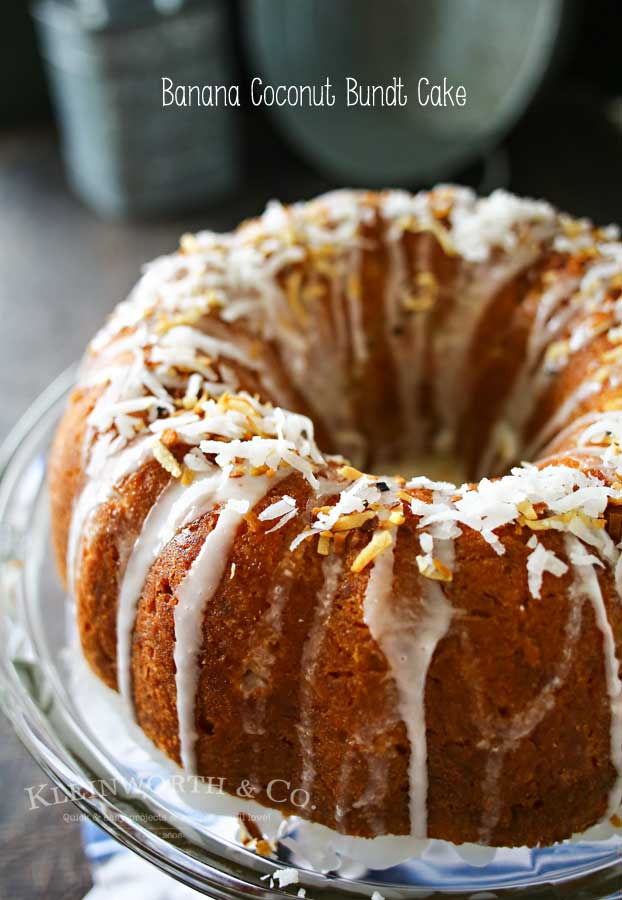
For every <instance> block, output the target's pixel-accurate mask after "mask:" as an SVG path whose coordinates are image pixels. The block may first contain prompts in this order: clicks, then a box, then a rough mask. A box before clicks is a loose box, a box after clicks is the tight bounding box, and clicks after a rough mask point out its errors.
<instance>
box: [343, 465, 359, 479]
mask: <svg viewBox="0 0 622 900" xmlns="http://www.w3.org/2000/svg"><path fill="white" fill-rule="evenodd" d="M337 471H338V473H339V474H340V475H341V477H342V478H348V479H349V480H350V481H357V480H358V479H359V478H362V476H363V472H359V470H358V469H355V468H354V466H349V465H348V466H341V467H340V468H339V469H337Z"/></svg>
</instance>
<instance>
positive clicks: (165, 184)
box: [0, 0, 622, 898]
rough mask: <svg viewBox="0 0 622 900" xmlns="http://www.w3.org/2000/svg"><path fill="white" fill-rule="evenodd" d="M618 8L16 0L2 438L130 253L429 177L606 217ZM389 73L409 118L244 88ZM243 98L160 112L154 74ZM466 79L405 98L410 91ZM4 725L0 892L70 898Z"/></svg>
mask: <svg viewBox="0 0 622 900" xmlns="http://www.w3.org/2000/svg"><path fill="white" fill-rule="evenodd" d="M621 33H622V4H621V3H620V2H619V0H591V2H583V0H521V2H520V3H518V2H516V0H434V2H430V0H295V2H293V0H38V2H36V3H34V4H28V3H25V2H21V0H11V2H9V3H4V4H3V7H2V27H1V28H0V385H2V387H3V388H4V390H3V394H2V396H3V402H2V404H1V405H0V438H4V436H5V435H6V434H7V432H8V430H9V429H10V427H11V426H12V425H13V424H14V422H15V421H16V419H17V418H18V416H19V415H20V414H21V412H22V411H23V410H24V408H25V407H26V405H27V404H28V403H29V402H30V401H31V400H32V399H34V397H35V396H36V395H37V394H38V393H39V392H40V391H41V390H42V389H43V388H44V387H46V386H47V385H48V384H49V383H50V381H51V380H52V379H53V377H54V376H55V375H56V374H57V373H58V372H60V371H61V370H62V369H63V368H65V367H66V366H67V365H68V364H69V363H71V362H72V361H73V360H75V359H76V358H77V357H78V356H79V355H80V353H81V351H82V349H83V347H84V345H85V343H86V341H87V340H88V339H89V337H90V336H91V334H92V333H93V331H94V330H95V329H96V327H97V325H98V324H99V323H100V322H101V321H102V319H103V318H104V316H105V315H106V313H107V312H108V311H109V310H110V309H111V307H112V306H113V305H114V304H115V303H116V302H117V301H118V300H120V299H122V298H123V296H124V295H125V294H126V293H127V292H128V290H129V288H130V287H131V285H132V283H133V282H134V281H135V279H136V277H137V274H138V271H139V267H140V265H141V263H142V262H144V261H145V260H147V259H149V258H151V257H154V256H156V255H158V254H159V253H163V252H167V251H169V250H171V249H173V248H174V247H175V245H176V242H177V239H178V236H179V235H180V234H181V233H182V232H184V231H189V230H193V229H195V230H196V229H198V228H211V229H216V230H222V229H229V228H231V227H233V226H235V224H236V223H237V222H238V221H240V220H241V219H243V218H246V217H248V216H251V215H255V214H257V213H258V212H260V211H261V209H262V208H263V206H264V205H265V203H266V201H267V200H268V199H270V198H271V197H278V198H279V199H281V200H284V201H291V200H297V199H301V198H306V197H310V196H312V195H314V194H316V193H318V192H320V191H323V190H328V189H330V188H333V187H342V186H346V185H347V186H350V185H354V186H356V185H367V186H385V187H388V186H403V187H407V188H412V189H417V188H420V187H425V186H429V185H430V184H432V183H433V182H434V181H437V180H453V181H457V182H462V183H466V184H469V185H471V186H473V187H474V188H476V189H477V190H479V191H481V192H488V191H490V190H492V189H494V188H496V187H506V188H509V189H511V190H513V191H516V192H517V193H520V194H527V195H531V196H537V197H545V198H546V199H548V200H550V201H551V202H553V203H555V204H556V205H558V206H560V207H562V208H564V209H566V210H568V211H570V212H572V213H576V214H580V215H587V216H590V217H591V218H593V219H595V220H596V221H598V222H600V223H608V222H610V221H618V222H619V221H622V175H621V174H620V161H621V160H622V74H621V70H620V64H619V42H620V34H621ZM346 75H350V76H353V77H356V78H357V79H358V80H359V81H360V82H361V83H363V84H368V83H369V84H371V83H383V84H385V83H387V82H389V81H390V80H391V78H392V77H393V76H394V75H395V76H400V77H401V78H402V80H403V82H404V84H405V88H406V92H407V93H408V95H409V103H408V105H407V106H406V107H402V108H352V109H345V108H344V106H343V103H340V102H339V99H338V101H337V103H336V104H335V106H333V107H323V108H322V107H320V108H312V109H308V108H304V107H303V108H300V107H282V108H276V107H270V108H266V107H264V106H259V107H253V106H252V105H251V104H250V102H249V100H248V97H249V85H250V82H251V79H252V78H253V77H257V76H258V77H261V79H262V81H263V83H264V84H272V85H277V84H317V85H319V84H320V83H322V82H324V81H325V79H326V77H330V79H331V81H332V82H333V84H334V85H335V89H336V92H337V94H338V97H339V96H341V97H342V96H343V90H342V85H343V81H344V78H345V76H346ZM164 76H166V77H168V78H171V79H172V81H173V82H174V83H175V84H199V85H202V84H221V85H236V84H237V85H239V86H240V102H241V106H240V107H226V106H218V107H214V108H198V107H190V108H188V107H186V108H166V109H164V108H163V107H162V92H161V78H162V77H164ZM421 76H426V77H428V78H429V79H430V81H431V82H440V81H442V79H443V77H446V78H447V81H448V82H449V83H452V84H454V85H458V84H463V85H464V86H465V89H466V92H467V98H468V100H467V103H466V105H465V106H464V107H463V108H455V107H454V108H452V107H447V108H431V107H430V106H428V107H421V106H419V105H418V104H417V102H416V88H417V82H418V79H419V78H420V77H421ZM44 780H45V777H44V776H42V774H41V773H40V772H39V770H38V769H37V768H36V767H35V766H34V765H33V764H31V763H30V762H29V761H28V760H27V759H26V758H25V755H24V753H23V751H21V750H20V749H19V747H18V745H17V743H16V740H15V739H14V738H13V737H12V736H11V735H10V734H9V733H8V726H7V725H5V724H4V723H3V722H2V723H0V783H1V784H2V786H3V791H2V792H1V794H0V872H2V874H1V875H0V898H2V897H5V896H6V897H7V898H8V897H11V898H16V897H17V898H22V897H23V898H31V897H43V896H45V897H47V898H55V897H59V898H60V897H63V898H73V897H76V898H77V897H82V896H83V895H84V893H85V891H86V890H87V889H88V887H89V884H90V875H89V870H88V867H87V865H86V863H85V862H84V857H83V852H82V849H81V843H80V835H79V825H78V824H77V823H76V822H66V821H64V816H65V815H66V814H67V813H71V812H72V810H71V808H70V807H67V806H60V807H49V808H40V809H37V810H28V803H27V795H26V793H25V787H27V786H32V785H37V784H40V783H41V782H42V781H44Z"/></svg>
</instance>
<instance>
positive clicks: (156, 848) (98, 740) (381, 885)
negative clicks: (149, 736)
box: [0, 370, 622, 900]
mask: <svg viewBox="0 0 622 900" xmlns="http://www.w3.org/2000/svg"><path fill="white" fill-rule="evenodd" d="M74 375H75V373H74V371H73V370H71V371H68V372H66V373H64V374H63V375H62V376H61V377H60V378H59V379H58V380H57V381H56V382H54V383H53V384H52V385H51V386H50V387H49V388H48V390H47V391H45V392H44V394H42V395H41V397H40V398H39V399H38V401H37V402H36V403H35V404H34V405H33V406H32V407H31V409H30V410H29V411H28V413H27V414H26V415H25V416H24V418H23V419H22V421H21V422H20V423H19V425H18V426H17V427H16V428H15V430H14V431H13V433H12V434H11V436H10V437H9V439H8V441H7V442H6V443H5V445H4V448H3V450H2V452H1V453H0V641H1V647H0V701H1V703H2V707H3V708H4V711H5V713H6V714H7V716H8V717H9V719H10V720H11V722H12V723H13V726H14V728H15V731H16V732H17V734H18V735H19V737H20V738H21V740H22V741H23V743H24V745H25V746H26V747H27V749H28V750H29V751H30V753H31V754H32V755H33V756H34V758H35V759H36V761H37V762H38V763H39V765H40V766H41V767H42V769H43V770H44V771H45V772H46V774H47V775H48V777H49V778H50V779H51V783H53V784H55V785H58V787H60V788H61V790H62V791H63V792H64V793H65V794H67V795H68V796H69V797H70V799H71V800H72V801H73V802H74V803H75V804H76V806H77V807H79V809H80V810H81V811H82V812H84V813H85V814H86V815H88V816H89V817H90V818H91V819H93V820H94V821H95V822H96V823H97V824H99V825H100V826H101V827H102V828H103V829H105V830H106V831H107V832H108V833H109V834H110V835H111V836H112V837H114V838H115V839H116V840H117V841H119V842H120V843H121V844H123V845H124V846H126V847H128V848H129V849H131V850H134V851H135V852H136V853H138V854H140V855H141V856H142V857H144V858H145V859H147V860H149V861H150V862H152V863H154V864H155V865H156V866H158V867H159V868H160V869H161V870H163V871H165V872H167V873H168V874H169V875H171V876H173V877H174V878H177V879H179V880H180V881H182V882H185V883H186V884H188V885H190V886H192V887H194V888H196V889H198V890H199V891H202V892H203V893H205V894H208V895H209V896H211V897H213V898H236V897H238V898H239V897H248V896H252V897H257V898H262V900H272V898H277V897H281V898H283V897H285V896H290V897H291V896H295V895H296V894H297V892H298V891H299V890H300V888H301V887H304V888H305V890H306V893H307V897H308V898H312V900H319V898H327V900H330V898H335V900H337V898H340V900H343V898H354V897H359V898H360V897H361V896H363V897H370V896H371V894H372V893H373V892H374V891H379V892H380V893H381V894H382V895H383V897H385V898H387V900H389V898H395V900H401V898H419V897H430V896H432V895H437V896H443V897H445V898H449V897H455V898H458V897H461V898H465V897H471V898H473V900H492V898H495V897H500V898H506V897H507V898H510V897H519V896H520V897H529V898H530V900H540V898H542V900H544V898H553V897H556V898H560V897H569V896H572V897H573V898H577V900H581V898H585V900H588V898H590V900H592V898H607V897H608V898H612V897H622V893H618V892H620V891H621V890H622V835H621V834H620V833H616V832H614V831H613V829H612V828H609V827H607V828H605V827H604V826H599V827H596V828H593V829H591V830H590V832H588V833H586V834H584V835H583V836H581V837H577V838H575V839H573V840H571V841H566V842H564V843H562V844H558V845H556V846H554V847H548V848H538V849H532V850H529V849H527V848H518V849H511V850H510V849H503V848H500V849H497V850H491V849H488V848H477V847H470V846H465V847H460V848H457V847H454V846H452V845H451V844H448V843H445V842H442V841H430V842H428V843H427V844H425V845H423V846H418V847H417V848H416V850H417V852H416V853H414V854H413V853H412V851H413V849H415V848H414V846H413V842H412V841H410V839H407V838H406V839H405V838H402V839H400V838H381V839H376V840H375V841H372V842H370V841H362V840H352V839H347V838H344V837H340V836H337V835H334V834H333V833H331V832H329V831H328V830H327V829H323V828H321V827H319V826H311V827H310V826H308V824H306V823H304V822H301V821H300V820H297V819H293V818H290V819H281V818H280V816H279V815H278V813H277V814H275V813H274V812H269V811H266V810H262V809H261V808H260V807H258V806H257V805H254V804H250V805H246V806H245V804H246V803H247V801H243V800H237V799H236V800H235V802H233V801H231V800H226V799H225V798H223V797H222V796H219V793H218V785H217V783H216V790H215V793H214V790H213V786H212V787H210V786H209V785H205V784H198V785H197V784H196V783H194V782H193V781H192V780H191V779H185V780H184V779H183V778H182V777H181V773H180V770H177V769H175V767H174V766H173V764H171V763H170V762H168V761H166V760H165V759H164V758H163V757H162V756H161V755H160V754H159V753H158V752H157V751H156V750H155V749H154V748H152V747H151V746H150V745H148V743H147V741H146V739H145V738H144V737H142V736H141V735H140V734H138V733H137V729H136V728H135V726H133V725H131V724H128V723H127V718H126V717H125V716H123V714H122V712H121V711H120V707H119V702H118V698H117V697H116V695H115V694H114V693H113V692H111V691H108V689H107V688H105V687H103V686H102V685H100V684H99V682H98V681H97V679H95V677H94V676H92V675H90V673H89V672H88V670H87V668H86V665H85V664H84V663H83V662H82V661H81V655H80V654H79V652H78V651H77V650H76V649H75V643H74V642H75V636H74V634H73V625H72V615H71V606H70V604H69V603H68V601H67V598H66V596H65V595H64V592H63V590H62V589H61V587H60V585H59V581H58V577H57V575H56V571H55V566H54V561H53V559H52V553H51V542H50V527H49V516H48V503H47V494H46V458H47V454H48V450H49V446H50V442H51V439H52V435H53V433H54V429H55V426H56V423H57V421H58V418H59V416H60V414H61V412H62V410H63V408H64V405H65V401H66V398H67V395H68V393H69V391H70V389H71V386H72V384H73V380H74ZM71 647H73V648H74V649H73V650H71V649H70V648H71ZM242 808H243V809H244V810H245V811H246V810H248V813H249V815H251V816H253V817H254V818H255V820H256V821H257V822H258V823H259V824H260V825H261V828H262V830H263V831H264V833H266V834H267V835H269V836H270V837H271V838H273V839H274V842H275V846H276V850H275V851H274V852H273V853H272V854H271V856H269V857H267V858H266V857H264V856H261V855H259V854H258V853H257V852H256V851H255V850H253V849H252V848H251V847H248V846H245V844H244V843H243V840H242V838H241V834H240V828H239V823H238V820H237V818H236V815H235V812H236V811H237V810H240V809H242ZM562 814H563V812H562V811H560V815H562ZM283 867H295V868H296V869H298V872H299V875H298V877H299V881H298V883H295V884H292V885H291V886H289V887H283V888H281V887H279V884H278V879H277V880H275V879H273V878H272V877H271V876H272V875H273V874H274V873H275V872H276V871H278V870H279V869H282V868H283Z"/></svg>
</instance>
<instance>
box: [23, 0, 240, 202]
mask: <svg viewBox="0 0 622 900" xmlns="http://www.w3.org/2000/svg"><path fill="white" fill-rule="evenodd" d="M34 16H35V20H36V22H37V25H38V32H39V39H40V42H41V46H42V52H43V56H44V58H45V60H46V63H47V69H48V74H49V78H50V81H51V85H52V89H53V95H54V99H55V105H56V108H57V113H58V117H59V120H60V126H61V135H62V139H63V148H64V155H65V161H66V165H67V171H68V175H69V179H70V181H71V183H72V185H73V186H74V187H75V189H76V191H77V192H78V194H80V196H81V197H82V198H83V199H84V200H85V202H86V203H87V204H88V205H89V206H91V207H93V208H94V209H95V210H97V211H98V212H99V213H100V214H102V215H105V216H145V215H150V214H159V213H166V212H174V211H176V210H180V209H187V208H189V207H195V206H196V205H197V204H200V203H203V202H208V201H210V200H213V199H215V198H218V197H220V196H222V195H223V194H224V193H226V192H227V191H229V190H231V189H232V188H234V187H236V186H237V184H238V180H239V176H240V172H239V153H238V118H237V117H236V112H237V110H236V109H234V108H231V107H222V106H218V107H211V108H205V107H196V106H193V107H177V106H171V107H167V108H163V107H162V93H161V77H162V76H168V77H170V78H171V79H172V80H173V82H174V83H175V84H204V83H208V82H213V83H219V84H227V83H230V82H231V79H232V74H233V70H234V67H233V59H232V50H230V33H229V21H228V15H227V6H226V0H205V2H201V3H198V4H197V3H194V4H191V5H189V6H185V7H183V8H182V9H181V10H180V11H179V12H178V13H176V14H171V15H159V14H157V13H155V12H153V11H152V13H151V15H148V16H144V17H142V18H138V19H136V20H132V21H124V20H121V21H119V22H118V23H117V24H116V25H115V24H112V23H111V22H110V20H108V21H106V22H105V24H104V25H102V24H101V23H96V22H95V20H94V19H93V17H89V16H86V17H85V16H84V15H81V14H80V11H79V10H77V9H76V8H75V7H70V6H68V5H67V4H65V3H62V2H59V0H42V2H39V3H38V4H37V5H36V6H35V8H34Z"/></svg>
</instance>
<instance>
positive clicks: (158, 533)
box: [117, 467, 223, 712]
mask: <svg viewBox="0 0 622 900" xmlns="http://www.w3.org/2000/svg"><path fill="white" fill-rule="evenodd" d="M222 479H223V475H222V472H221V471H220V469H217V468H216V467H213V469H212V472H211V474H210V473H204V474H203V475H202V476H199V477H198V479H197V480H196V481H194V482H193V483H192V484H191V485H183V484H181V482H180V481H176V480H173V481H171V482H170V483H169V484H168V486H167V487H166V488H165V489H164V490H163V491H162V493H161V494H160V496H159V497H158V499H157V500H156V501H155V503H154V504H153V506H152V507H151V510H150V511H149V514H148V515H147V517H146V519H145V521H144V522H143V526H142V529H141V532H140V534H139V535H138V537H137V538H136V541H135V543H134V547H133V549H132V553H131V555H130V558H129V560H128V562H127V566H126V568H125V572H124V575H123V580H122V582H121V588H120V590H119V601H118V608H117V679H118V684H119V692H120V694H121V696H122V697H123V698H124V700H125V701H126V703H127V706H128V710H130V711H132V712H133V702H132V695H131V668H130V666H131V655H132V652H131V651H132V632H133V630H134V622H135V619H136V610H137V605H138V601H139V599H140V596H141V594H142V590H143V587H144V584H145V581H146V579H147V575H148V573H149V570H150V568H151V566H152V565H153V563H154V562H155V560H156V559H157V558H158V556H159V555H160V553H161V552H162V550H163V549H164V547H165V546H166V545H167V544H168V542H169V541H170V540H172V538H173V537H174V536H175V533H176V532H177V530H178V529H179V528H182V527H183V526H184V525H186V524H187V523H189V522H191V521H194V520H195V519H196V518H198V517H199V516H200V515H202V514H203V513H205V512H208V511H209V510H210V509H211V508H212V506H213V505H214V502H215V496H216V494H217V492H218V490H219V488H220V487H221V485H222Z"/></svg>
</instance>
